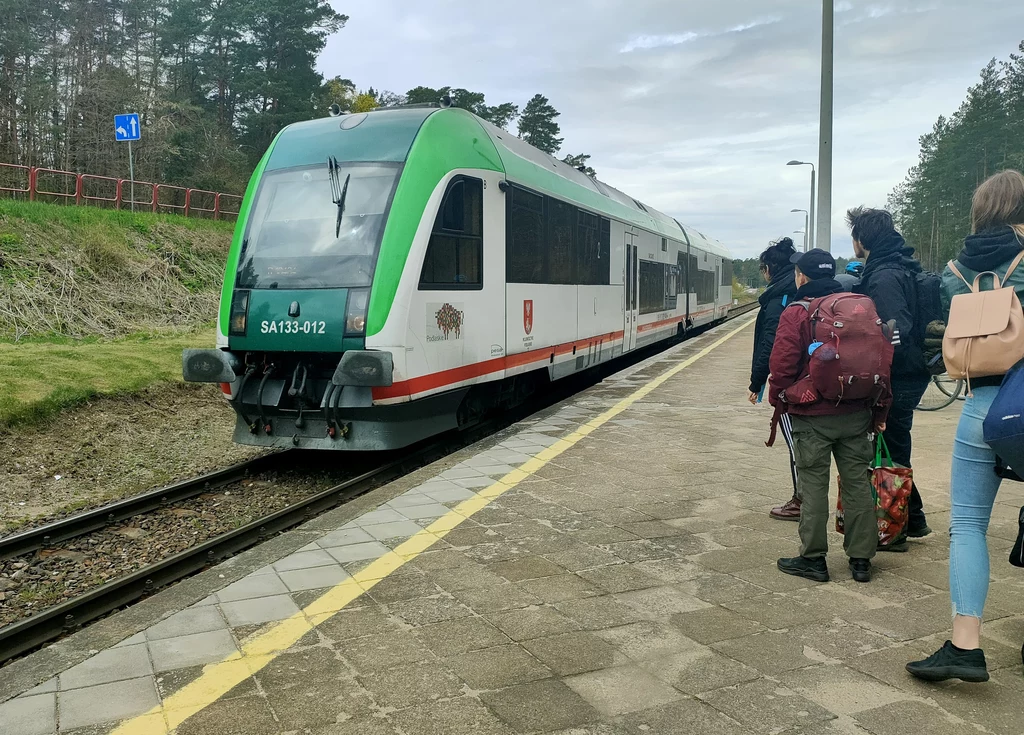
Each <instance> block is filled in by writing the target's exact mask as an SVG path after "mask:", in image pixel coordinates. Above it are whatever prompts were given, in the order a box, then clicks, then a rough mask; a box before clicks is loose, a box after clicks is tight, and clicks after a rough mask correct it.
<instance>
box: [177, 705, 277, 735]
mask: <svg viewBox="0 0 1024 735" xmlns="http://www.w3.org/2000/svg"><path fill="white" fill-rule="evenodd" d="M176 732H177V735H208V734H209V733H217V735H277V733H279V732H281V726H280V724H279V723H278V722H277V721H276V720H274V713H273V712H272V711H271V709H270V705H269V704H268V702H267V701H266V700H265V699H263V698H262V697H240V698H237V699H228V700H218V701H216V702H214V703H213V704H211V705H209V706H208V707H205V708H204V709H202V710H200V711H199V712H197V713H196V714H194V715H192V716H191V717H189V718H188V719H187V720H185V722H183V723H182V724H181V725H179V726H178V729H177V731H176Z"/></svg>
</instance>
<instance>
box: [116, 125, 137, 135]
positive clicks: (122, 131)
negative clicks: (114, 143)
mask: <svg viewBox="0 0 1024 735" xmlns="http://www.w3.org/2000/svg"><path fill="white" fill-rule="evenodd" d="M132 127H133V128H134V127H135V126H134V125H133V126H132ZM117 134H118V135H120V136H121V137H122V138H125V137H127V136H128V131H127V130H125V129H124V128H122V127H118V129H117Z"/></svg>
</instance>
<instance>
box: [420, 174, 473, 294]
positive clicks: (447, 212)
mask: <svg viewBox="0 0 1024 735" xmlns="http://www.w3.org/2000/svg"><path fill="white" fill-rule="evenodd" d="M483 205H484V185H483V182H482V181H481V180H480V179H473V178H470V177H468V176H459V177H457V178H455V179H453V180H452V182H451V183H450V184H448V190H447V191H446V192H445V195H444V199H443V200H442V201H441V209H440V210H439V211H438V213H437V218H436V219H435V220H434V230H433V232H432V233H431V235H430V243H429V244H428V245H427V254H426V256H425V257H424V258H423V270H422V271H421V273H420V289H421V290H424V291H427V290H458V289H481V288H483V230H484V206H483Z"/></svg>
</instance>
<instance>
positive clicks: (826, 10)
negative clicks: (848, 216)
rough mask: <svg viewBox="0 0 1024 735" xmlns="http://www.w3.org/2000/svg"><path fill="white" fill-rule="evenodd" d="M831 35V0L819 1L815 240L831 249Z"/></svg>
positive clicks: (826, 248) (832, 46) (832, 29)
mask: <svg viewBox="0 0 1024 735" xmlns="http://www.w3.org/2000/svg"><path fill="white" fill-rule="evenodd" d="M834 34H835V4H834V0H822V2H821V108H820V114H821V120H820V122H819V124H818V167H819V168H820V169H821V171H820V172H819V176H818V223H817V225H816V227H815V230H816V232H817V241H818V243H821V244H823V249H824V250H825V252H831V251H832V59H833V50H834V42H833V37H834Z"/></svg>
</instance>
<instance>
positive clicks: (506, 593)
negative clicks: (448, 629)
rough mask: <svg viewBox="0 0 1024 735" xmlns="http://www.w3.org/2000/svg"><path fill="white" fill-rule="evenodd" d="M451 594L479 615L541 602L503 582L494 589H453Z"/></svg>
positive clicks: (522, 590)
mask: <svg viewBox="0 0 1024 735" xmlns="http://www.w3.org/2000/svg"><path fill="white" fill-rule="evenodd" d="M451 593H452V595H453V596H454V597H456V598H457V599H459V600H460V601H461V602H462V603H463V604H465V605H468V606H469V607H470V608H472V609H473V610H475V611H476V612H478V613H480V614H486V613H491V612H501V611H504V610H515V609H517V608H523V607H530V606H531V605H536V604H538V603H540V602H541V600H540V598H538V597H536V596H535V595H531V594H530V593H529V592H527V591H525V590H524V589H522V588H521V587H520V586H519V585H515V584H512V583H511V582H505V583H503V584H499V585H496V586H494V587H472V588H469V589H453V590H451Z"/></svg>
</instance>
